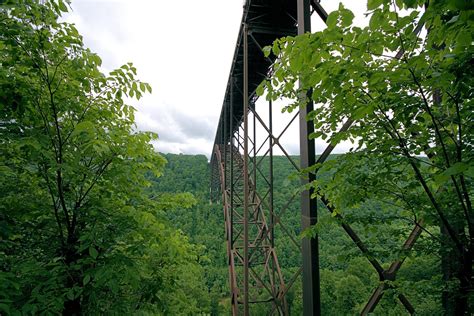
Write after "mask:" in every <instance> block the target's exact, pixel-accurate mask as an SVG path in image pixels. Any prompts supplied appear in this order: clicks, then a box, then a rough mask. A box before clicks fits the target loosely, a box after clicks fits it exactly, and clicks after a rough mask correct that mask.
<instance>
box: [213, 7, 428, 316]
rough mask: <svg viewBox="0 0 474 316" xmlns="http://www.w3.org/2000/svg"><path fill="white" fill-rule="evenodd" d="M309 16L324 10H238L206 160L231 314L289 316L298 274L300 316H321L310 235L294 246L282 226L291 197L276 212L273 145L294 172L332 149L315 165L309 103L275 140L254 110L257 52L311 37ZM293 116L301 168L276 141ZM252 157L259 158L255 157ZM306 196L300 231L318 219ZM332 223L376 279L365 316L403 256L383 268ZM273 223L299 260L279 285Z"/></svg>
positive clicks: (263, 65) (264, 70)
mask: <svg viewBox="0 0 474 316" xmlns="http://www.w3.org/2000/svg"><path fill="white" fill-rule="evenodd" d="M312 12H316V13H317V14H318V15H319V17H320V18H321V19H322V20H323V21H324V22H326V19H327V13H326V11H325V10H324V8H323V7H322V6H321V5H320V3H319V1H317V0H279V1H271V0H259V1H256V0H254V1H252V0H247V1H246V3H245V5H244V16H243V19H242V25H241V29H240V32H239V37H238V41H237V45H236V50H235V54H234V60H233V65H232V68H231V73H230V76H229V82H228V85H227V90H226V95H225V98H224V104H223V107H222V112H221V117H220V120H219V124H218V129H217V133H216V138H215V142H214V144H215V145H214V149H213V154H212V158H211V168H212V180H211V199H213V200H218V199H219V196H220V197H221V199H222V203H223V206H224V218H225V234H226V241H227V255H228V265H229V284H230V291H231V302H232V314H233V315H238V314H243V315H249V314H250V311H251V308H250V305H254V304H267V305H269V306H270V307H269V308H270V309H269V311H270V314H274V313H277V314H280V315H286V314H288V306H287V302H286V298H285V296H286V294H287V293H288V291H289V289H290V288H291V287H292V285H293V284H294V283H295V281H296V280H297V279H298V278H299V277H301V275H303V277H302V281H303V305H304V306H303V308H304V315H320V298H319V266H318V265H319V263H318V245H317V236H316V238H313V239H305V240H303V242H302V244H300V243H299V242H298V241H297V236H294V235H291V233H290V232H289V229H287V228H286V227H285V225H284V223H283V222H282V220H281V219H282V217H283V214H284V213H285V211H286V210H287V209H288V206H289V204H290V203H293V202H294V198H295V197H296V194H294V195H292V196H291V197H290V198H288V202H287V204H286V205H285V206H284V207H282V208H281V209H280V210H276V209H275V208H274V206H273V198H274V197H273V163H272V162H273V148H274V147H278V148H279V149H280V150H281V151H282V152H283V154H284V155H285V156H286V157H287V158H288V161H289V162H290V163H291V164H292V165H293V166H294V168H295V170H296V171H298V172H299V171H300V170H301V169H303V168H306V167H308V166H311V165H314V164H317V163H323V162H324V161H325V160H326V159H327V158H328V157H329V155H330V154H331V152H332V151H333V149H334V146H333V145H328V146H327V148H326V149H325V150H324V151H323V152H322V154H321V155H320V156H319V158H318V159H317V160H316V155H315V149H314V142H313V141H311V140H309V139H308V136H309V134H310V133H311V131H312V129H313V125H312V124H309V123H308V122H307V121H306V115H307V113H309V112H310V111H311V110H312V106H313V105H312V104H307V105H306V107H303V108H301V109H300V112H299V114H298V113H297V115H295V116H294V117H293V118H292V119H291V120H290V121H289V123H288V125H287V126H286V127H285V128H284V129H283V131H282V132H281V133H280V134H279V135H275V134H274V131H273V130H272V117H271V112H272V107H271V102H270V103H269V113H270V117H269V121H268V124H267V123H265V122H264V120H263V119H262V118H261V117H260V115H259V113H258V111H257V109H256V108H255V102H256V99H257V97H256V95H255V89H256V87H257V86H258V84H259V83H260V81H261V80H262V79H264V78H265V77H267V75H269V74H271V71H272V69H271V64H272V62H273V61H272V60H271V59H268V58H264V57H263V54H262V52H261V50H262V47H264V46H267V45H269V44H271V43H272V42H273V40H274V39H276V38H278V37H282V36H286V35H295V34H296V31H297V33H298V34H302V33H305V32H310V31H311V28H310V22H309V21H310V19H309V16H310V15H311V13H312ZM288 17H290V19H289V20H288ZM285 18H286V19H285ZM296 22H297V23H296ZM297 26H298V27H297ZM296 27H297V28H296ZM421 27H422V26H421V25H419V26H418V27H417V28H416V29H415V30H414V32H416V33H419V32H420V30H421ZM403 53H404V52H403V51H400V52H399V53H398V54H397V55H396V56H395V57H396V58H401V56H402V55H403ZM249 114H250V115H252V118H253V133H254V134H253V137H252V135H249ZM298 116H299V127H300V164H297V163H296V162H295V161H294V160H293V159H292V157H291V156H290V155H289V154H288V153H287V151H286V150H285V148H283V146H282V145H281V143H280V141H279V140H280V138H281V136H282V135H283V134H284V133H285V132H286V130H287V128H288V126H289V125H291V124H292V123H293V122H294V121H296V118H297V117H298ZM257 122H258V123H259V124H260V126H261V127H263V129H264V130H265V132H266V134H267V136H266V138H265V141H264V142H263V144H262V146H261V147H260V148H258V149H257V148H256V147H257V145H256V144H257V142H256V135H255V131H256V128H255V127H256V124H257ZM353 123H354V122H353V121H352V120H350V119H348V120H346V121H345V122H344V124H343V125H342V127H341V129H340V131H339V132H344V131H347V130H348V129H349V128H350V127H351V125H352V124H353ZM266 143H267V144H268V149H267V150H266V151H265V152H264V153H263V152H262V151H261V150H262V148H263V145H264V144H266ZM252 154H253V157H252ZM257 155H260V157H259V159H258V160H257ZM262 157H263V158H265V157H266V158H267V159H269V161H270V163H269V165H270V171H269V176H268V178H269V179H267V178H265V177H263V178H265V181H264V183H265V186H266V189H265V190H264V192H265V193H264V194H263V196H262V194H259V190H257V188H256V186H257V174H259V175H261V176H263V174H262V171H261V170H260V167H259V166H260V162H261V161H262V159H263V158H262ZM314 177H315V174H310V175H309V178H304V179H302V184H306V183H308V182H309V181H311V180H312V179H314ZM312 193H313V192H311V191H304V192H302V194H301V199H300V203H301V204H300V205H301V214H302V221H301V228H302V229H305V228H307V227H309V226H311V225H314V224H315V223H316V221H317V212H316V200H313V199H311V198H310V197H311V195H312ZM319 196H320V200H321V202H322V203H323V205H325V208H326V209H327V210H328V211H329V212H333V210H334V209H333V207H332V204H331V202H330V201H329V200H328V199H327V197H325V196H324V195H323V194H319ZM337 219H338V220H339V222H340V225H341V227H342V228H343V229H344V231H345V232H346V233H347V234H348V236H349V237H350V238H351V240H352V241H353V242H354V244H355V245H356V246H357V247H358V248H359V250H360V251H361V252H362V253H363V254H364V255H365V256H366V257H367V258H368V261H369V263H370V264H371V265H372V267H373V268H374V269H375V271H376V272H377V274H378V276H379V280H380V284H379V286H378V287H377V288H376V289H375V291H374V292H373V294H372V296H371V297H370V299H369V301H368V302H367V304H366V305H365V307H364V309H363V310H362V311H361V315H367V314H368V313H370V312H372V311H373V310H374V309H375V307H376V306H377V304H378V302H379V301H380V299H381V298H382V296H383V294H384V291H385V290H386V289H387V288H390V287H392V286H393V285H391V283H390V281H393V280H395V278H396V274H397V272H398V270H399V269H400V267H401V265H402V264H403V261H404V258H401V259H399V260H396V261H394V262H393V263H392V264H391V265H390V267H389V268H388V269H384V268H383V267H382V265H381V264H380V262H379V261H378V260H377V259H376V258H373V257H372V256H371V255H370V254H369V250H368V249H369V248H368V247H367V245H366V244H365V243H364V242H363V241H362V240H361V239H360V238H359V236H358V234H357V233H356V232H355V231H354V230H353V229H352V227H351V226H350V224H348V223H347V222H346V221H345V220H344V218H343V216H342V215H340V214H338V215H337ZM276 226H279V227H281V231H282V232H283V233H284V234H286V235H287V236H289V237H290V240H292V244H293V246H295V249H296V250H297V251H298V252H300V253H302V255H303V263H302V267H301V268H300V269H299V270H298V271H296V273H294V274H293V275H292V276H290V277H289V278H288V280H287V281H286V282H285V280H284V277H283V275H282V271H281V268H280V265H279V263H278V258H277V254H276V253H277V251H276V249H275V234H274V228H275V227H276ZM422 230H423V228H422V221H419V222H416V223H415V225H414V228H413V230H412V231H411V233H410V234H409V236H408V238H407V240H406V242H405V243H404V244H403V246H402V250H405V251H407V250H410V249H412V247H413V246H414V244H415V242H416V240H417V238H418V237H419V236H420V234H421V232H422ZM398 297H399V299H400V302H401V303H402V304H403V306H404V307H405V308H406V310H407V311H408V312H409V313H413V312H414V308H413V306H412V305H411V304H410V302H409V300H408V299H407V298H406V297H405V296H404V295H403V294H399V296H398Z"/></svg>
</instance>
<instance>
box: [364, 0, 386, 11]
mask: <svg viewBox="0 0 474 316" xmlns="http://www.w3.org/2000/svg"><path fill="white" fill-rule="evenodd" d="M382 3H383V0H368V1H367V10H374V9H376V8H378V7H379V6H381V5H382Z"/></svg>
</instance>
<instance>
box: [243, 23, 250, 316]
mask: <svg viewBox="0 0 474 316" xmlns="http://www.w3.org/2000/svg"><path fill="white" fill-rule="evenodd" d="M248 31H249V30H248V25H247V24H244V32H243V37H244V38H243V42H244V87H243V91H244V98H243V101H244V113H243V114H244V155H243V156H244V157H243V158H244V168H243V169H244V170H243V172H244V316H248V315H249V214H248V213H249V169H248V166H249V165H248V158H249V148H248V137H249V135H248V134H249V131H248V127H249V122H248V116H249V92H248V81H249V69H248V68H249V65H248V57H249V56H248V54H249V52H248Z"/></svg>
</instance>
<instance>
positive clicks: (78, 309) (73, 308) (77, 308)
mask: <svg viewBox="0 0 474 316" xmlns="http://www.w3.org/2000/svg"><path fill="white" fill-rule="evenodd" d="M77 243H78V238H77V237H76V236H75V234H74V233H72V234H70V235H69V236H68V238H67V244H66V249H65V250H64V255H65V262H66V265H67V267H68V268H69V267H70V266H72V265H74V264H75V263H76V262H77V260H78V259H79V255H78V253H77ZM80 281H81V275H80V272H78V271H74V270H73V269H69V273H68V277H67V282H66V289H72V288H73V287H74V286H75V285H77V286H80ZM63 315H64V316H66V315H67V316H79V315H82V306H81V296H79V297H76V298H74V299H72V300H67V301H65V302H64V309H63Z"/></svg>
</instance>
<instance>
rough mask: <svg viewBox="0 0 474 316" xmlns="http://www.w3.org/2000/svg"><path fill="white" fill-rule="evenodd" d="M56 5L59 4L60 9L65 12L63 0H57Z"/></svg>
mask: <svg viewBox="0 0 474 316" xmlns="http://www.w3.org/2000/svg"><path fill="white" fill-rule="evenodd" d="M58 5H59V9H60V10H61V11H62V12H67V11H68V10H67V7H66V4H64V1H63V0H59V1H58Z"/></svg>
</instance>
